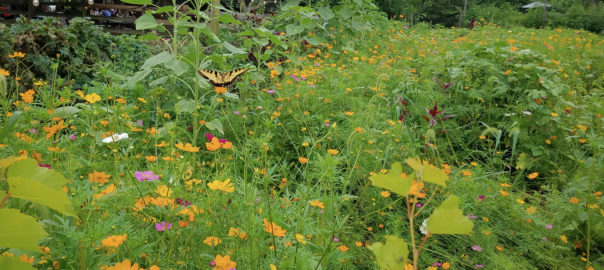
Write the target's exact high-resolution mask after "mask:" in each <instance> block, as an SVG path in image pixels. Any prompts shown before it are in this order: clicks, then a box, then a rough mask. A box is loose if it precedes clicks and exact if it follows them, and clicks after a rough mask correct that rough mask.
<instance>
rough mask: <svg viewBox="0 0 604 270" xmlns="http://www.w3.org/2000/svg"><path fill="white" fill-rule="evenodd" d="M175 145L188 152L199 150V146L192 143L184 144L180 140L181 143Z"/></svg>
mask: <svg viewBox="0 0 604 270" xmlns="http://www.w3.org/2000/svg"><path fill="white" fill-rule="evenodd" d="M174 146H176V148H178V149H180V150H183V151H186V152H191V153H197V152H199V147H194V146H193V145H191V144H190V143H187V144H185V145H183V144H182V143H180V142H179V143H177V144H175V145H174Z"/></svg>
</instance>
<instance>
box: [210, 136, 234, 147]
mask: <svg viewBox="0 0 604 270" xmlns="http://www.w3.org/2000/svg"><path fill="white" fill-rule="evenodd" d="M206 138H207V139H208V141H209V142H207V143H206V149H208V150H209V151H216V150H218V149H220V148H223V149H230V148H231V147H232V146H233V143H232V142H229V141H228V140H226V139H218V137H215V136H214V135H212V134H210V133H206Z"/></svg>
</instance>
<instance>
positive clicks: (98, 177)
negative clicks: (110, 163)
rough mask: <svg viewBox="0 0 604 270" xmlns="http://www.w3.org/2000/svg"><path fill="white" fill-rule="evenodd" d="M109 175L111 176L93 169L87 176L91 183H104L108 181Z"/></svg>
mask: <svg viewBox="0 0 604 270" xmlns="http://www.w3.org/2000/svg"><path fill="white" fill-rule="evenodd" d="M109 177H111V175H110V174H106V173H105V172H97V171H93V172H92V173H90V174H88V178H89V179H90V182H91V183H99V184H105V183H107V182H109Z"/></svg>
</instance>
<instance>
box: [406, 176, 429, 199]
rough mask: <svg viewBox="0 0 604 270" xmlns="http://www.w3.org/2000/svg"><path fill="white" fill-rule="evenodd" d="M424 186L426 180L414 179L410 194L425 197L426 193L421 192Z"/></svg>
mask: <svg viewBox="0 0 604 270" xmlns="http://www.w3.org/2000/svg"><path fill="white" fill-rule="evenodd" d="M423 188H424V182H419V183H418V182H417V180H413V184H411V188H410V189H409V194H411V195H413V196H415V197H418V198H424V197H426V193H423V192H421V191H422V189H423Z"/></svg>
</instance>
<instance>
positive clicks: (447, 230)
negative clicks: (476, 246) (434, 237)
mask: <svg viewBox="0 0 604 270" xmlns="http://www.w3.org/2000/svg"><path fill="white" fill-rule="evenodd" d="M473 228H474V223H472V221H471V220H470V219H469V218H468V217H467V216H465V215H464V214H463V212H462V211H461V209H459V198H458V197H457V196H455V195H451V196H450V197H449V198H447V199H446V200H445V201H444V202H443V203H442V204H441V205H440V206H439V207H437V208H436V209H434V212H432V215H430V217H429V218H428V220H427V221H426V229H427V230H428V232H430V233H431V234H464V233H471V232H472V229H473Z"/></svg>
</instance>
